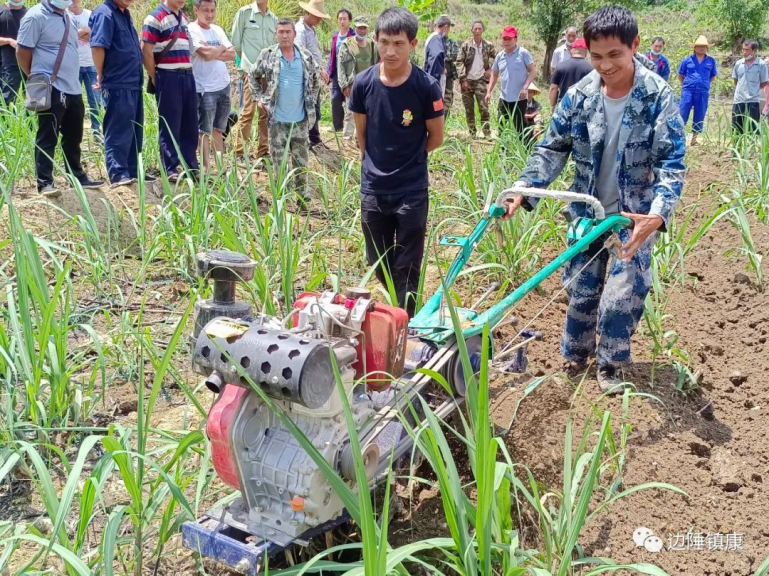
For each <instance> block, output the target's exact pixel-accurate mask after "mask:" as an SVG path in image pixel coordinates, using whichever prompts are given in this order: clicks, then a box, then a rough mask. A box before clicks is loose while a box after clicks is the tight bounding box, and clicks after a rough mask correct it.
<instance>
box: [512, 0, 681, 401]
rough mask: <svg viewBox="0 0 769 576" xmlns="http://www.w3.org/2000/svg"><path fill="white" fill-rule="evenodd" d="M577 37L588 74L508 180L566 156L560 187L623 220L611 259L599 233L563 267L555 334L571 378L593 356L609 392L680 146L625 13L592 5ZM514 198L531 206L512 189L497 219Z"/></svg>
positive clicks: (533, 174) (677, 170)
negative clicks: (570, 167) (561, 316)
mask: <svg viewBox="0 0 769 576" xmlns="http://www.w3.org/2000/svg"><path fill="white" fill-rule="evenodd" d="M584 37H585V41H586V42H587V46H588V49H589V51H590V54H591V63H592V64H593V72H591V73H590V74H588V75H587V76H585V77H584V78H583V79H582V80H580V81H579V82H578V83H577V84H575V85H574V86H572V87H571V88H570V89H569V91H568V92H567V93H566V95H565V96H564V97H563V99H562V100H561V103H560V104H559V106H558V107H557V108H556V109H555V111H554V112H553V118H552V120H551V122H550V126H549V127H548V130H547V134H546V135H545V138H544V139H543V140H542V142H541V143H540V144H538V145H537V146H536V148H535V150H534V152H533V154H532V156H531V157H530V158H529V160H528V162H527V165H526V168H525V169H524V171H523V173H522V175H521V177H520V179H519V181H518V183H517V185H518V186H524V187H526V186H533V187H537V188H546V187H547V186H549V185H550V184H551V183H552V182H553V181H554V180H555V179H556V178H557V177H558V175H559V174H560V173H561V171H562V170H563V169H564V167H565V166H566V164H567V162H568V159H569V156H570V155H571V157H572V158H573V159H574V165H575V173H574V182H573V184H572V185H571V188H570V189H571V190H572V191H575V192H580V193H583V194H586V195H589V196H593V197H596V198H597V199H598V200H599V201H600V202H601V204H602V206H603V207H604V210H605V211H606V214H607V215H610V214H616V213H620V214H621V215H622V216H625V217H626V218H629V219H630V220H631V221H632V224H633V227H632V229H631V228H623V229H622V230H621V231H620V232H619V234H618V235H619V240H620V242H621V243H622V246H621V249H620V251H619V253H618V254H617V255H616V257H614V258H612V256H611V252H610V251H609V250H603V249H602V248H603V246H604V241H605V240H607V238H599V239H598V240H596V241H595V242H594V243H593V244H592V245H591V246H590V247H589V248H588V249H587V250H585V251H584V252H582V253H581V254H579V255H578V256H576V257H575V258H573V259H572V260H571V261H570V262H569V263H568V264H567V265H566V267H565V269H564V271H563V281H564V283H565V285H566V290H567V292H568V294H569V307H568V310H567V312H566V326H565V328H564V333H563V337H562V339H561V354H562V355H563V356H564V358H565V359H566V365H565V366H564V369H565V371H566V372H567V373H568V374H569V375H570V376H577V375H578V374H580V373H582V372H584V371H585V369H586V368H587V363H588V359H589V357H590V356H591V355H592V354H595V356H596V364H597V366H598V384H599V386H600V388H601V390H602V391H603V392H609V393H618V392H621V391H622V389H623V387H624V382H623V378H622V376H621V367H622V366H623V365H625V364H627V363H629V362H630V360H631V356H630V339H631V337H632V335H633V333H634V332H635V330H636V328H637V326H638V322H639V321H640V319H641V316H642V315H643V310H644V301H645V299H646V295H647V294H648V293H649V287H650V284H651V275H652V272H651V258H652V249H653V247H654V241H655V239H656V237H657V231H658V230H662V231H664V230H665V229H666V226H667V225H668V222H669V220H670V217H671V216H672V214H673V210H674V209H675V207H676V204H677V203H678V200H679V198H680V196H681V189H682V188H683V181H684V174H685V171H686V168H685V166H684V155H685V147H686V145H685V139H684V126H683V121H682V120H681V116H680V114H679V112H678V105H677V103H676V97H675V95H674V94H673V90H672V89H671V88H670V86H669V85H668V83H667V82H665V81H664V80H663V79H662V78H660V77H659V76H658V75H657V74H655V73H654V72H652V71H650V70H647V69H646V68H645V66H644V65H643V64H642V63H641V62H638V61H636V60H635V59H634V57H633V54H634V53H635V52H636V51H637V49H638V44H639V42H640V38H639V36H638V23H637V21H636V19H635V17H634V16H633V14H632V12H630V11H629V10H627V9H626V8H622V7H619V6H607V7H605V8H601V9H599V10H598V11H596V12H594V13H593V14H592V15H591V16H589V17H588V18H587V20H586V21H585V25H584ZM521 205H523V206H524V208H531V207H533V205H534V199H533V198H532V199H527V200H524V196H516V197H515V198H514V199H512V200H511V201H510V203H509V204H508V205H507V212H508V214H507V216H506V217H510V216H512V214H513V213H514V212H515V210H516V209H517V208H518V207H519V206H521ZM569 212H570V215H571V217H572V218H580V217H593V214H592V210H591V209H589V208H587V206H586V205H585V204H583V203H574V204H571V205H570V206H569ZM607 272H608V276H607ZM596 337H597V339H598V343H597V345H596Z"/></svg>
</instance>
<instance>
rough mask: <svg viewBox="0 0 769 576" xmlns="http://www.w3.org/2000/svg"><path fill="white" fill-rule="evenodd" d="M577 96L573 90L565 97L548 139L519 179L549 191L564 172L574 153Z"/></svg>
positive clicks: (545, 139)
mask: <svg viewBox="0 0 769 576" xmlns="http://www.w3.org/2000/svg"><path fill="white" fill-rule="evenodd" d="M576 97H577V95H576V93H575V91H573V90H569V92H567V93H566V96H564V97H563V99H562V100H561V103H560V104H559V105H558V107H557V108H556V109H555V112H554V113H553V118H552V119H551V120H550V125H549V126H548V128H547V133H546V134H545V137H544V138H543V140H542V142H540V143H539V144H537V146H536V147H535V148H534V152H532V154H531V156H530V157H529V160H528V162H526V168H524V170H523V173H522V174H521V177H520V178H519V180H522V181H523V182H525V183H527V184H529V185H530V186H533V187H535V188H547V187H548V186H550V184H552V183H553V181H554V180H555V179H556V178H558V175H559V174H560V173H561V171H563V169H564V167H565V166H566V162H567V161H568V159H569V154H571V148H572V132H571V125H572V118H573V115H574V109H575V105H574V99H575V98H576ZM532 204H534V202H532Z"/></svg>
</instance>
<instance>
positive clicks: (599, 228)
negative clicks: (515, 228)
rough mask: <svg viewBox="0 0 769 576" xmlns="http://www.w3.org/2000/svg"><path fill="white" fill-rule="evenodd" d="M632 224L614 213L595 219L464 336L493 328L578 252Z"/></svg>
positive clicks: (466, 331)
mask: <svg viewBox="0 0 769 576" xmlns="http://www.w3.org/2000/svg"><path fill="white" fill-rule="evenodd" d="M630 225H631V221H630V220H629V219H628V218H625V217H624V216H620V215H619V214H612V215H611V216H608V217H607V218H606V219H604V220H600V221H595V222H594V223H593V226H592V227H590V228H589V230H587V232H586V233H585V235H584V236H583V237H581V238H580V239H579V240H577V241H576V242H574V244H572V245H571V246H570V247H569V248H567V249H566V250H565V251H564V252H562V253H561V254H559V255H558V256H557V257H556V258H555V259H554V260H552V261H551V262H550V263H549V264H547V265H546V266H545V267H544V268H542V270H540V271H539V272H537V273H536V274H534V276H532V277H531V278H529V279H528V280H527V281H526V282H524V283H523V284H521V285H520V286H519V287H518V288H516V289H515V290H513V291H512V292H511V293H510V294H508V295H507V296H506V297H505V298H504V299H502V300H501V301H500V302H498V303H497V304H495V305H494V306H492V307H491V308H489V309H488V310H486V311H485V312H484V313H483V314H480V315H479V316H478V317H477V318H476V319H475V320H473V321H472V323H471V324H472V325H471V326H470V327H468V328H467V329H466V330H464V331H463V332H462V336H464V338H465V339H467V338H469V337H471V336H475V335H476V334H480V333H481V332H482V331H483V326H484V325H485V324H489V326H491V327H492V328H493V327H495V326H496V325H497V324H498V323H499V322H500V321H501V320H502V318H503V317H504V315H505V313H506V312H507V310H508V309H510V308H511V307H512V306H513V305H515V304H516V303H518V302H519V301H520V300H521V299H522V298H523V297H524V296H526V294H528V293H529V292H531V291H532V290H534V289H535V288H536V287H537V286H539V285H540V284H541V283H542V282H543V281H544V280H545V278H547V277H548V276H550V275H551V274H552V273H553V272H555V271H556V270H558V269H559V268H560V267H561V266H563V265H564V264H566V263H567V262H568V261H569V260H571V259H572V258H574V257H575V256H576V255H577V254H579V253H580V252H582V251H584V250H586V249H587V248H588V247H589V246H590V245H591V244H592V243H593V242H594V241H595V240H597V239H598V238H600V237H601V236H602V235H603V234H606V233H608V232H617V231H618V230H620V229H621V228H625V227H627V226H630Z"/></svg>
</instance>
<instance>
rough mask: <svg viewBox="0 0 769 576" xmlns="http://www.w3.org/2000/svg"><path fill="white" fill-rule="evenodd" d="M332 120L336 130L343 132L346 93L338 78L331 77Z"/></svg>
mask: <svg viewBox="0 0 769 576" xmlns="http://www.w3.org/2000/svg"><path fill="white" fill-rule="evenodd" d="M334 76H336V74H335V75H334ZM331 121H332V123H333V124H334V132H341V131H342V128H344V94H343V93H342V89H341V88H340V87H339V83H338V82H337V80H336V78H331Z"/></svg>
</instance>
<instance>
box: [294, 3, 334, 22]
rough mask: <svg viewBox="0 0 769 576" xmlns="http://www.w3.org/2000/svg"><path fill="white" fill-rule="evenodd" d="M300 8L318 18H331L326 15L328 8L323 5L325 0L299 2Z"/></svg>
mask: <svg viewBox="0 0 769 576" xmlns="http://www.w3.org/2000/svg"><path fill="white" fill-rule="evenodd" d="M299 6H300V8H302V10H305V11H306V12H309V13H310V14H312V15H314V16H317V17H318V18H331V16H329V15H328V14H327V13H326V7H325V6H324V5H323V0H310V1H309V2H299Z"/></svg>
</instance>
